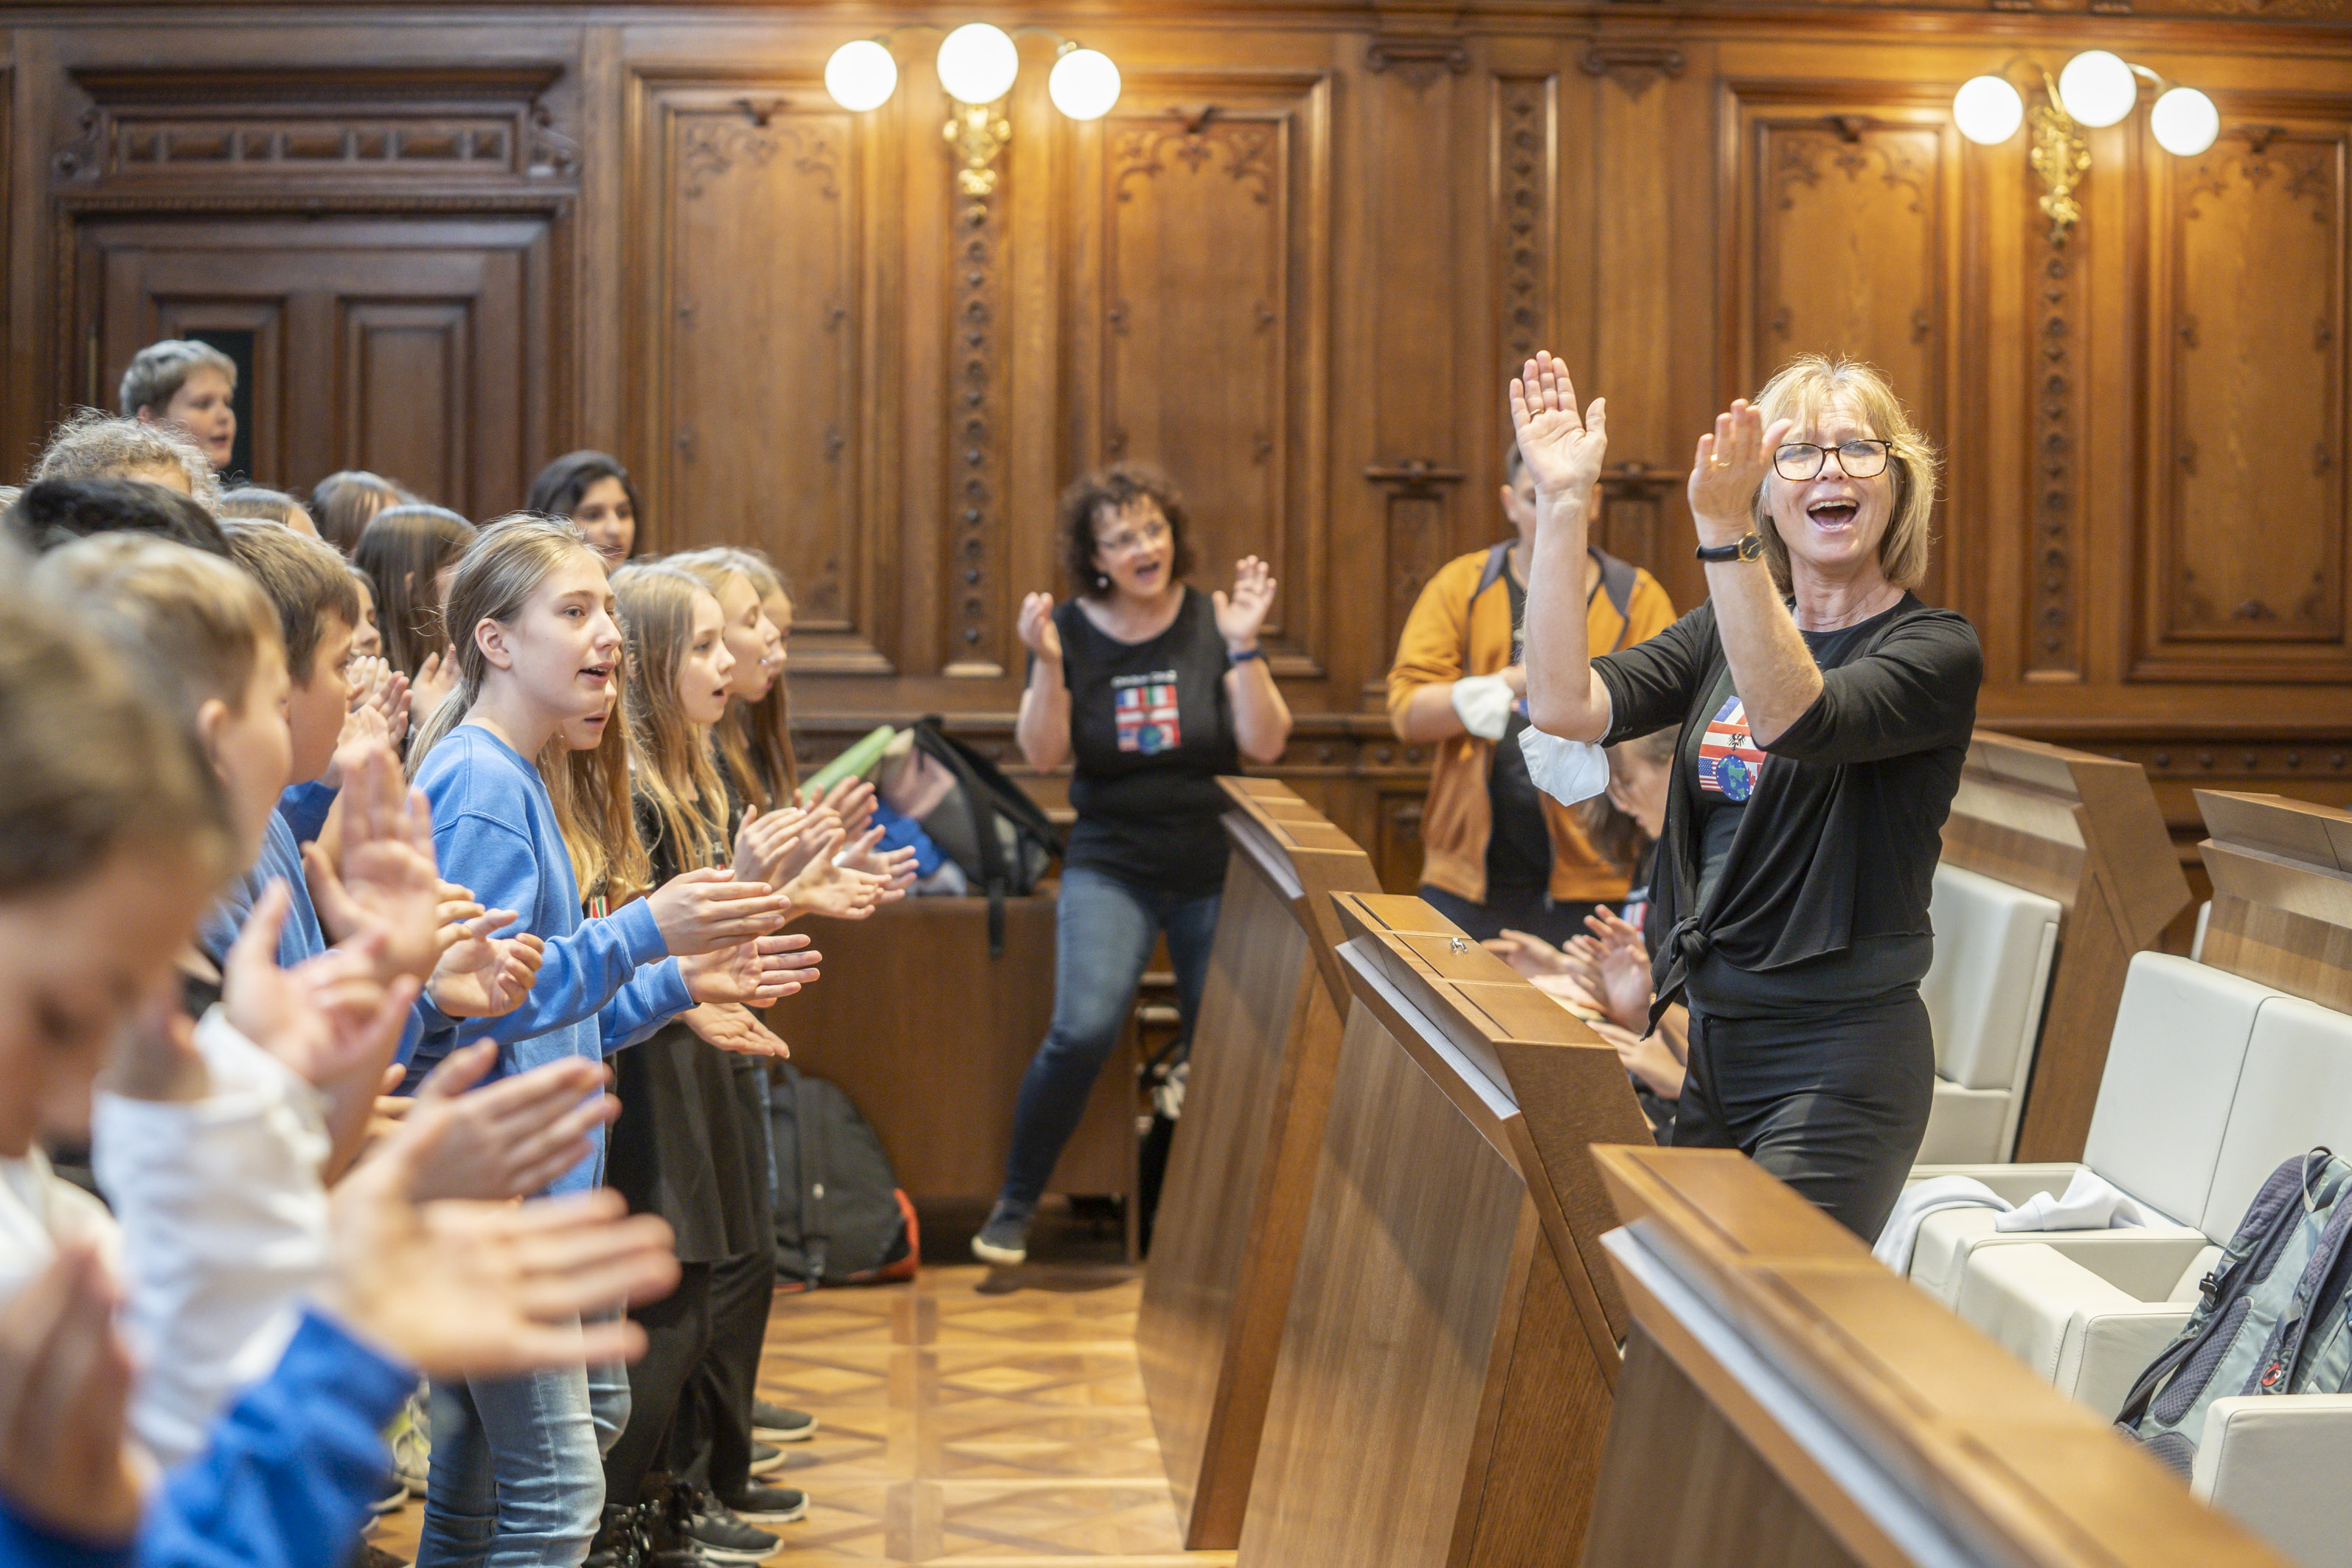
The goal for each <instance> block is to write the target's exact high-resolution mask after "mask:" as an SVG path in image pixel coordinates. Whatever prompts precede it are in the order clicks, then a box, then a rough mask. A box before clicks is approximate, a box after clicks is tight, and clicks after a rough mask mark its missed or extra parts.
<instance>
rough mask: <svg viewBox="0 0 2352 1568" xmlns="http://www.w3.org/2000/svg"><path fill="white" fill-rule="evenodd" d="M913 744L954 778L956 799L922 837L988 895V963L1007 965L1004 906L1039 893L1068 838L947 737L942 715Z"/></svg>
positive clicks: (992, 767) (977, 756)
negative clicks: (1041, 881)
mask: <svg viewBox="0 0 2352 1568" xmlns="http://www.w3.org/2000/svg"><path fill="white" fill-rule="evenodd" d="M915 744H916V745H918V746H919V747H921V748H922V749H923V750H924V751H925V752H929V754H930V755H932V756H934V757H937V758H938V759H939V760H940V763H942V764H943V765H944V766H945V767H946V768H947V770H948V772H950V773H953V774H954V775H955V781H956V798H955V799H954V800H949V801H943V802H941V803H940V806H939V808H938V809H937V810H935V811H933V812H932V813H931V814H930V815H929V816H927V817H925V818H923V831H924V832H926V833H928V834H929V835H930V836H931V840H932V842H933V843H935V844H937V845H938V846H939V847H940V852H941V853H942V854H944V855H946V856H947V858H949V859H950V860H953V861H954V862H955V863H956V864H957V865H959V866H961V867H962V868H963V871H964V875H965V876H967V877H969V878H971V883H972V886H973V887H974V888H976V889H981V890H982V891H983V892H985V893H986V894H987V895H988V956H989V957H991V958H1002V957H1003V956H1004V900H1006V899H1008V898H1023V897H1025V896H1026V895H1028V894H1030V893H1034V892H1035V891H1036V890H1037V883H1038V880H1039V879H1041V878H1043V877H1044V876H1045V869H1046V868H1047V867H1049V866H1051V865H1052V864H1053V863H1054V858H1055V857H1056V856H1058V855H1059V854H1061V852H1062V835H1061V833H1060V831H1059V830H1058V829H1056V828H1055V826H1054V821H1053V818H1051V817H1049V816H1046V815H1045V810H1044V808H1043V807H1041V806H1040V805H1038V804H1037V803H1036V802H1035V801H1034V800H1031V799H1030V798H1029V797H1028V795H1025V794H1024V793H1023V791H1022V788H1021V786H1020V785H1019V784H1014V783H1013V781H1012V780H1011V779H1009V778H1006V777H1005V776H1004V773H1003V769H1001V768H999V767H998V766H997V765H996V764H995V763H992V762H991V761H989V759H988V758H987V757H985V756H983V755H982V754H981V753H980V752H977V751H974V750H973V749H972V748H971V747H970V746H967V745H965V744H964V743H963V742H961V741H959V740H957V739H956V738H955V737H954V736H953V735H950V734H949V733H948V732H947V731H946V730H944V729H942V728H941V727H940V717H939V715H938V714H936V713H934V714H931V715H930V716H929V717H928V718H924V719H919V720H917V721H916V722H915ZM959 800H960V801H961V803H962V804H961V805H960V806H959V805H957V801H959Z"/></svg>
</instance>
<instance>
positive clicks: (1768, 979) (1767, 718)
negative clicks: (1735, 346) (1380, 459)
mask: <svg viewBox="0 0 2352 1568" xmlns="http://www.w3.org/2000/svg"><path fill="white" fill-rule="evenodd" d="M1511 411H1512V417H1513V420H1514V422H1515V423H1516V424H1517V428H1518V439H1519V448H1520V450H1521V451H1522V452H1523V453H1524V454H1525V455H1526V457H1527V461H1528V468H1529V469H1530V470H1532V471H1533V473H1534V474H1535V476H1536V492H1537V510H1538V523H1537V537H1536V546H1535V560H1534V565H1533V569H1532V572H1531V580H1530V582H1529V584H1528V634H1527V636H1528V708H1529V717H1530V719H1531V721H1532V722H1533V724H1534V725H1535V729H1536V731H1539V732H1536V733H1530V735H1529V736H1528V753H1529V765H1530V771H1531V772H1532V773H1534V774H1535V775H1536V777H1537V779H1538V783H1541V784H1545V785H1546V787H1549V788H1556V789H1557V790H1558V791H1559V792H1562V793H1565V794H1567V795H1579V794H1581V795H1591V794H1596V793H1598V792H1599V789H1600V788H1601V784H1605V782H1606V777H1607V774H1606V772H1605V767H1604V768H1602V769H1601V772H1600V776H1599V779H1598V781H1595V780H1594V779H1593V778H1592V776H1591V775H1592V773H1593V772H1594V770H1595V759H1594V757H1593V755H1592V754H1591V753H1592V750H1593V748H1594V747H1596V746H1601V745H1610V744H1614V743H1616V742H1622V741H1626V740H1631V739H1633V737H1635V736H1639V735H1645V734H1648V733H1650V732H1651V731H1657V730H1664V729H1667V728H1669V727H1671V726H1674V725H1676V724H1679V725H1681V726H1682V734H1683V739H1682V743H1681V748H1680V752H1679V755H1678V757H1677V759H1676V763H1675V772H1674V776H1673V781H1672V784H1671V785H1670V788H1669V792H1668V796H1667V805H1666V817H1665V824H1664V833H1663V835H1662V836H1661V837H1660V840H1659V848H1658V861H1657V868H1656V873H1655V875H1654V877H1653V879H1652V882H1651V889H1652V896H1653V898H1654V904H1653V906H1652V912H1651V915H1650V919H1649V938H1650V948H1651V953H1652V969H1653V973H1654V980H1655V994H1654V999H1653V1001H1652V1004H1651V1018H1652V1020H1653V1024H1654V1022H1655V1020H1656V1018H1657V1016H1659V1014H1660V1013H1662V1012H1663V1011H1664V1009H1665V1008H1666V1007H1667V1006H1669V1005H1672V1004H1673V1003H1674V1002H1675V1001H1677V1000H1681V1001H1685V1002H1687V1003H1688V1004H1689V1007H1690V1060H1689V1071H1688V1075H1687V1077H1686V1078H1685V1082H1684V1087H1683V1092H1682V1098H1681V1100H1680V1101H1679V1102H1678V1105H1677V1107H1676V1110H1675V1142H1676V1143H1677V1144H1685V1145H1696V1146H1700V1147H1712V1148H1736V1149H1739V1150H1742V1151H1744V1152H1747V1153H1748V1154H1749V1155H1750V1156H1752V1157H1753V1158H1754V1159H1755V1160H1756V1162H1757V1163H1759V1164H1760V1165H1762V1166H1763V1167H1764V1168H1765V1169H1766V1170H1768V1171H1770V1172H1771V1173H1773V1174H1775V1175H1777V1176H1780V1178H1781V1179H1782V1180H1784V1181H1786V1182H1788V1183H1789V1184H1790V1185H1791V1186H1794V1187H1795V1188H1796V1189H1797V1190H1798V1191H1799V1192H1801V1193H1802V1194H1804V1195H1805V1196H1806V1197H1808V1198H1810V1199H1811V1201H1812V1202H1813V1203H1815V1204H1817V1205H1820V1206H1821V1207H1822V1209H1824V1210H1826V1211H1827V1212H1828V1213H1829V1214H1830V1215H1832V1217H1834V1218H1835V1219H1837V1220H1839V1221H1840V1222H1841V1223H1843V1225H1845V1226H1847V1227H1848V1228H1850V1229H1852V1230H1853V1231H1854V1232H1855V1233H1856V1234H1857V1235H1859V1236H1861V1237H1863V1238H1864V1240H1869V1239H1871V1238H1872V1237H1874V1236H1875V1235H1876V1234H1877V1232H1878V1230H1879V1228H1880V1226H1883V1225H1884V1224H1885V1219H1886V1215H1887V1212H1888V1211H1889V1210H1890V1209H1891V1208H1892V1207H1893V1206H1894V1203H1895V1196H1896V1194H1898V1193H1899V1192H1900V1191H1901V1189H1902V1185H1903V1180H1904V1176H1905V1173H1906V1172H1907V1171H1908V1170H1909V1168H1910V1165H1911V1161H1912V1157H1913V1155H1914V1154H1916V1152H1917V1151H1918V1146H1919V1139H1920V1135H1921V1134H1922V1132H1924V1131H1926V1128H1927V1109H1928V1103H1929V1100H1930V1098H1931V1095H1932V1091H1933V1085H1934V1077H1935V1053H1934V1047H1933V1043H1932V1041H1931V1039H1930V1037H1929V1035H1928V1028H1927V1009H1926V1008H1925V1006H1924V1005H1922V1004H1921V1002H1920V1000H1919V979H1920V976H1921V975H1923V974H1925V973H1927V962H1928V959H1929V958H1930V957H1931V956H1932V953H1933V948H1934V938H1933V936H1932V934H1931V932H1930V931H1929V929H1928V923H1927V895H1928V888H1929V884H1930V880H1931V879H1932V878H1933V876H1934V873H1935V869H1936V860H1937V856H1938V854H1939V853H1940V852H1941V839H1940V835H1941V830H1942V827H1943V824H1944V817H1945V815H1946V814H1947V813H1948V811H1949V810H1950V808H1951V803H1952V796H1953V795H1954V793H1955V792H1956V791H1957V790H1958V787H1959V780H1960V766H1961V763H1962V762H1963V760H1964V759H1965V758H1966V756H1967V754H1968V744H1969V733H1970V731H1971V730H1972V729H1973V728H1974V726H1975V722H1976V699H1977V687H1978V684H1979V680H1980V679H1981V678H1982V675H1983V667H1984V658H1983V654H1982V652H1981V650H1980V649H1979V647H1978V644H1977V636H1976V631H1975V628H1974V627H1972V626H1969V623H1968V621H1967V620H1966V618H1964V617H1963V616H1960V615H1958V613H1956V612H1954V611H1950V610H1939V609H1932V608H1930V607H1928V606H1927V605H1923V604H1921V603H1920V602H1919V600H1918V599H1917V598H1916V596H1915V595H1914V594H1913V592H1912V590H1913V589H1915V588H1916V587H1917V586H1918V584H1920V582H1921V581H1922V580H1923V579H1924V578H1925V576H1926V574H1927V547H1928V518H1929V514H1930V512H1931V511H1932V510H1933V508H1934V505H1935V495H1936V458H1935V454H1934V453H1933V452H1932V451H1931V450H1930V449H1929V448H1928V447H1927V443H1926V441H1925V440H1924V439H1922V438H1921V437H1920V435H1919V433H1918V431H1917V430H1916V428H1915V427H1914V426H1913V425H1912V423H1911V420H1910V416H1908V414H1907V413H1906V411H1905V409H1904V407H1903V404H1902V401H1901V400H1900V399H1899V398H1898V397H1897V396H1896V395H1895V392H1894V389H1893V388H1892V387H1890V386H1889V385H1888V384H1887V383H1886V381H1885V378H1884V377H1883V376H1881V375H1880V374H1879V373H1878V372H1877V371H1875V370H1874V369H1872V368H1871V367H1870V366H1868V365H1865V364H1860V363H1854V362H1853V361H1848V360H1832V359H1826V358H1822V357H1821V356H1819V355H1807V356H1805V357H1803V358H1801V359H1797V360H1793V361H1791V362H1790V363H1788V364H1787V365H1785V366H1783V367H1782V368H1781V369H1780V373H1779V374H1776V375H1774V376H1773V377H1772V379H1771V380H1770V381H1769V382H1768V383H1766V384H1765V386H1764V389H1763V390H1762V391H1761V392H1759V394H1758V395H1757V396H1756V400H1755V402H1754V403H1753V404H1750V403H1748V401H1746V400H1745V399H1742V400H1739V401H1737V402H1735V403H1733V404H1732V405H1731V407H1730V408H1729V409H1728V410H1727V411H1726V412H1725V413H1723V414H1722V415H1720V416H1717V419H1716V421H1715V427H1714V428H1713V429H1712V430H1710V431H1709V432H1707V433H1706V435H1703V436H1701V437H1699V440H1698V447H1697V451H1696V455H1695V456H1694V458H1693V459H1692V464H1691V474H1690V486H1689V494H1690V508H1691V514H1692V519H1693V521H1694V523H1695V524H1696V529H1697V532H1698V540H1697V546H1698V548H1697V555H1698V559H1699V560H1700V561H1702V562H1704V563H1706V578H1707V593H1708V598H1707V601H1706V603H1705V604H1703V605H1699V606H1698V608H1696V610H1694V611H1692V612H1691V613H1690V614H1688V615H1686V616H1683V617H1682V619H1680V620H1679V621H1676V622H1675V624H1674V625H1673V626H1669V627H1668V628H1667V629H1666V630H1664V631H1663V632H1661V633H1659V634H1658V636H1656V637H1653V638H1652V639H1650V640H1649V641H1648V642H1645V643H1642V644H1640V645H1638V646H1637V647H1630V648H1626V649H1624V650H1622V651H1621V652H1617V653H1610V654H1603V655H1601V657H1599V658H1594V657H1593V656H1592V653H1591V648H1590V647H1588V646H1587V644H1586V637H1585V623H1584V613H1583V608H1584V607H1583V602H1582V597H1581V595H1580V593H1578V592H1577V589H1578V587H1579V579H1578V576H1577V574H1578V573H1579V571H1580V567H1581V564H1582V563H1583V560H1584V548H1585V531H1586V525H1587V521H1588V520H1587V518H1586V515H1585V509H1586V504H1587V501H1586V498H1587V497H1588V496H1589V494H1590V493H1591V489H1592V483H1593V480H1594V479H1595V478H1596V477H1597V475H1598V474H1599V472H1600V468H1601V458H1602V455H1603V453H1604V451H1605V449H1606V447H1607V444H1608V443H1607V410H1606V408H1605V406H1604V405H1602V403H1601V401H1600V400H1598V399H1596V400H1595V401H1594V402H1593V404H1592V405H1591V407H1590V408H1588V409H1585V410H1583V411H1582V412H1580V411H1579V409H1578V406H1577V403H1576V394H1575V389H1574V388H1573V387H1572V386H1571V385H1570V382H1569V377H1568V373H1567V370H1566V367H1565V366H1563V365H1562V364H1561V363H1559V361H1557V360H1555V359H1553V358H1552V357H1551V356H1550V355H1549V354H1548V353H1547V354H1540V355H1538V357H1537V358H1536V359H1534V360H1531V361H1529V362H1528V365H1527V369H1526V372H1525V374H1523V375H1522V376H1520V377H1519V378H1517V379H1515V380H1514V381H1513V382H1512V383H1511Z"/></svg>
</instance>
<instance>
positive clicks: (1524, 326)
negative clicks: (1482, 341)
mask: <svg viewBox="0 0 2352 1568" xmlns="http://www.w3.org/2000/svg"><path fill="white" fill-rule="evenodd" d="M1553 81H1554V79H1553V78H1551V77H1549V76H1540V77H1512V76H1507V77H1498V78H1497V79H1496V82H1495V279H1496V310H1497V312H1498V319H1497V321H1496V334H1495V335H1496V341H1497V342H1500V343H1501V345H1502V351H1503V352H1502V363H1501V364H1500V365H1499V366H1497V367H1496V368H1497V371H1498V372H1499V374H1498V376H1497V384H1500V381H1501V378H1502V377H1504V376H1508V375H1511V374H1516V373H1517V370H1518V368H1519V367H1520V366H1521V365H1523V364H1525V363H1527V361H1528V360H1529V359H1530V358H1532V357H1534V354H1535V352H1536V350H1538V348H1541V347H1543V346H1545V343H1546V342H1547V339H1548V337H1549V332H1550V331H1551V301H1552V295H1553V292H1554V288H1555V275H1554V257H1553V236H1554V235H1555V234H1556V233H1557V232H1558V229H1557V225H1556V223H1555V220H1554V216H1553V205H1552V202H1553V198H1552V192H1553V191H1554V189H1555V188H1556V187H1557V186H1558V184H1559V173H1558V170H1557V168H1556V167H1555V161H1554V153H1553V145H1554V141H1553V139H1554V136H1555V134H1556V132H1555V121H1556V108H1555V105H1554V101H1553V93H1554V89H1553Z"/></svg>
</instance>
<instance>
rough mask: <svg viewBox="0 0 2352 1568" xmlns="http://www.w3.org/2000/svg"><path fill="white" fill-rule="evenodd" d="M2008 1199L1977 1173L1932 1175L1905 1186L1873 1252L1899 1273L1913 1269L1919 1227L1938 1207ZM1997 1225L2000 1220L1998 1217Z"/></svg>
mask: <svg viewBox="0 0 2352 1568" xmlns="http://www.w3.org/2000/svg"><path fill="white" fill-rule="evenodd" d="M2009 1206H2010V1205H2009V1200H2008V1199H2007V1198H2005V1197H2002V1196H2001V1195H2000V1194H1999V1193H1997V1192H1994V1191H1993V1190H1992V1189H1991V1188H1990V1187H1988V1186H1986V1185H1985V1184H1983V1183H1982V1182H1979V1181H1978V1180H1977V1179H1976V1178H1975V1177H1974V1176H1931V1177H1929V1178H1928V1179H1927V1180H1926V1181H1924V1182H1916V1183H1914V1184H1911V1185H1910V1186H1907V1187H1906V1188H1904V1189H1903V1195H1902V1196H1901V1197H1899V1198H1896V1199H1895V1211H1894V1212H1893V1213H1892V1214H1890V1215H1887V1216H1886V1225H1885V1227H1884V1228H1883V1229H1881V1230H1880V1231H1879V1233H1878V1242H1877V1245H1876V1246H1874V1247H1872V1248H1871V1249H1870V1255H1871V1256H1872V1257H1873V1258H1877V1259H1878V1261H1880V1262H1881V1263H1884V1264H1885V1265H1886V1267H1888V1268H1892V1269H1893V1270H1895V1272H1896V1273H1897V1274H1908V1273H1910V1272H1911V1249H1912V1247H1915V1246H1916V1245H1917V1244H1918V1241H1919V1226H1920V1225H1921V1224H1922V1223H1923V1222H1924V1221H1926V1219H1927V1216H1928V1215H1931V1214H1934V1213H1935V1212H1936V1211H1937V1209H1969V1208H1985V1209H2003V1210H2005V1209H2007V1208H2008V1207H2009ZM1993 1223H1994V1224H1996V1225H1998V1224H2000V1221H1999V1220H1998V1219H1996V1220H1995V1221H1994V1222H1993Z"/></svg>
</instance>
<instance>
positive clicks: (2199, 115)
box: [2147, 87, 2221, 158]
mask: <svg viewBox="0 0 2352 1568" xmlns="http://www.w3.org/2000/svg"><path fill="white" fill-rule="evenodd" d="M2147 128H2148V129H2149V130H2150V131H2153V132H2156V142H2157V145H2158V146H2159V147H2162V148H2163V149H2164V150H2165V151H2166V152H2168V153H2171V154H2172V155H2173V156H2174V157H2176V158H2194V157H2195V156H2197V154H2198V153H2202V152H2203V151H2205V149H2206V148H2208V147H2210V146H2211V145H2213V142H2214V140H2215V138H2217V137H2219V136H2220V135H2221V110H2218V109H2216V108H2214V107H2213V100H2211V99H2210V98H2208V97H2206V96H2205V95H2204V94H2203V93H2201V92H2200V91H2198V90H2197V89H2195V88H2193V87H2176V88H2174V89H2172V90H2171V91H2169V92H2168V93H2166V94H2165V95H2164V96H2163V97H2161V98H2159V99H2158V100H2156V107H2155V108H2153V109H2151V110H2148V111H2147Z"/></svg>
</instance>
